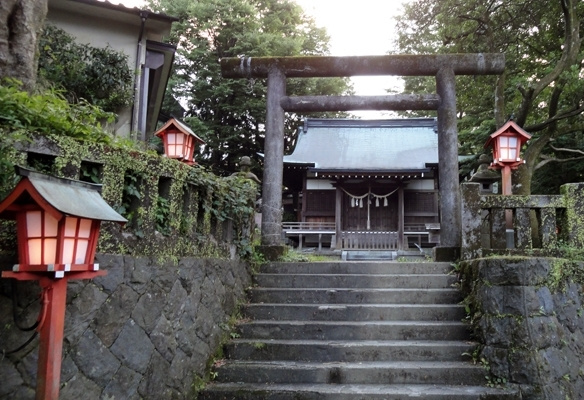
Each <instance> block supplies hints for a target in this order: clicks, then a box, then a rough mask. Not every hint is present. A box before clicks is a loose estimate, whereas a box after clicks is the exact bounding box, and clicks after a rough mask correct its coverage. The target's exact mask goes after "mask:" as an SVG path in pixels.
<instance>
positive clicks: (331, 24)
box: [110, 0, 408, 118]
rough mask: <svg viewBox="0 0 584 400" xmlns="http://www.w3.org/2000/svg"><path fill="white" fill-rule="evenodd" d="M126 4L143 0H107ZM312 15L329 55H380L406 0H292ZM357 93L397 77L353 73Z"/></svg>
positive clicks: (395, 84)
mask: <svg viewBox="0 0 584 400" xmlns="http://www.w3.org/2000/svg"><path fill="white" fill-rule="evenodd" d="M110 1H111V2H112V3H116V2H118V1H119V2H121V3H123V4H125V5H126V6H129V7H135V6H137V7H139V6H141V5H143V4H144V3H145V2H144V1H142V0H110ZM294 1H296V3H298V4H299V5H300V6H302V8H303V9H304V10H305V11H306V13H308V14H310V15H312V16H313V17H314V19H315V21H316V24H317V25H318V26H320V27H325V28H326V29H327V32H328V34H329V35H330V37H331V55H333V56H366V55H383V54H387V52H388V51H389V50H390V49H391V45H392V42H393V37H394V35H395V31H394V29H393V28H394V23H393V17H394V16H396V15H397V14H399V12H400V10H401V7H402V3H404V2H407V1H408V0H294ZM352 81H353V85H354V87H355V92H356V94H357V95H361V96H375V95H384V94H386V89H389V88H394V89H395V88H399V87H400V80H399V79H398V78H396V77H353V78H352ZM355 114H357V115H360V116H361V117H363V118H378V117H380V116H381V115H382V114H380V113H379V112H373V111H364V112H358V113H357V112H356V113H355Z"/></svg>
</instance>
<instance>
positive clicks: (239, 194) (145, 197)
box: [0, 81, 257, 258]
mask: <svg viewBox="0 0 584 400" xmlns="http://www.w3.org/2000/svg"><path fill="white" fill-rule="evenodd" d="M111 116H112V114H110V113H104V112H103V111H102V110H101V109H99V108H98V107H95V106H91V105H89V104H87V103H83V104H69V103H68V102H67V101H66V100H65V99H64V98H63V97H62V96H61V95H59V93H58V92H55V91H44V92H40V93H37V94H32V95H31V94H28V93H26V92H24V91H22V90H21V89H20V87H19V83H18V82H15V81H9V82H8V81H5V82H1V83H0V196H1V198H4V197H5V196H6V195H7V194H8V193H9V192H10V190H12V188H13V187H14V186H15V184H16V182H17V181H18V177H17V176H15V174H14V169H13V166H14V165H15V164H18V165H21V166H25V167H28V168H31V169H34V170H37V171H39V172H43V173H49V174H52V175H55V176H59V177H64V178H71V179H80V180H85V181H88V182H93V183H101V184H102V185H103V186H102V197H103V198H104V199H105V200H106V201H107V202H108V203H109V204H110V205H111V206H112V207H113V208H115V209H116V210H117V211H118V212H119V213H121V214H122V215H124V216H125V217H126V218H127V219H128V220H129V223H128V224H126V226H125V227H123V228H122V227H120V226H119V225H116V224H113V223H109V222H105V223H103V224H102V230H101V235H100V242H99V248H98V251H100V252H103V253H112V254H130V255H134V256H139V255H146V256H157V257H160V258H169V257H170V258H178V257H181V256H214V257H227V256H230V255H232V247H233V246H235V247H236V249H237V252H238V253H239V255H241V256H247V255H249V254H251V241H252V234H253V231H254V229H253V223H254V203H255V198H256V193H257V187H256V185H255V183H254V182H252V181H250V180H248V179H245V178H242V177H239V176H231V177H227V178H222V177H218V176H216V175H214V174H212V173H209V172H207V171H206V170H205V169H203V168H201V167H199V166H188V165H186V164H183V163H181V162H179V161H176V160H172V159H169V158H166V157H162V156H160V155H159V154H157V153H156V152H155V151H154V150H148V149H146V146H145V145H144V144H143V143H136V142H132V141H129V140H124V139H115V138H113V137H112V136H111V135H109V134H108V133H107V132H106V131H105V130H104V128H103V127H102V121H103V119H104V118H107V117H111ZM142 147H144V148H142ZM14 241H15V233H14V224H12V223H10V222H3V223H2V225H1V226H0V251H2V252H9V251H13V249H14V248H15V246H14Z"/></svg>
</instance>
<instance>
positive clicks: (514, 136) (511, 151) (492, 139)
mask: <svg viewBox="0 0 584 400" xmlns="http://www.w3.org/2000/svg"><path fill="white" fill-rule="evenodd" d="M529 139H531V135H530V134H529V133H527V132H526V131H524V130H523V129H522V128H521V127H519V125H517V124H516V123H515V122H513V121H509V122H507V123H506V124H505V125H503V126H502V127H501V128H500V129H499V130H497V131H496V132H495V133H493V134H491V136H489V140H487V143H485V148H488V147H489V146H492V147H493V163H492V164H491V168H496V169H499V168H502V167H505V166H508V167H511V168H517V166H519V165H520V164H522V163H523V160H522V159H521V156H520V154H521V147H522V146H523V144H524V143H526V142H527V141H528V140H529Z"/></svg>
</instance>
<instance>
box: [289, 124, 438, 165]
mask: <svg viewBox="0 0 584 400" xmlns="http://www.w3.org/2000/svg"><path fill="white" fill-rule="evenodd" d="M437 162H438V134H437V125H436V119H435V118H410V119H385V120H357V119H316V118H315V119H307V120H305V123H304V126H303V127H301V128H300V129H299V132H298V138H297V141H296V146H295V148H294V151H293V153H292V154H290V155H287V156H284V163H285V164H286V165H295V164H298V165H307V164H311V165H314V169H316V170H319V169H323V170H345V171H351V170H376V171H383V170H392V171H398V170H417V169H425V168H426V167H427V164H435V163H437Z"/></svg>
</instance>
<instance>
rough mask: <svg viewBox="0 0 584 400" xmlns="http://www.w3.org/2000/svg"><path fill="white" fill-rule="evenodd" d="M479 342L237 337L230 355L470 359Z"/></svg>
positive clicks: (346, 359)
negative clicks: (469, 355)
mask: <svg viewBox="0 0 584 400" xmlns="http://www.w3.org/2000/svg"><path fill="white" fill-rule="evenodd" d="M475 348H476V343H473V342H463V341H452V340H275V339H270V340H255V339H234V340H231V341H229V342H228V343H227V344H226V345H225V346H224V353H225V356H226V358H228V359H232V360H256V361H259V360H262V361H278V360H279V361H314V362H323V363H326V362H349V361H350V362H353V361H355V362H364V361H468V360H469V357H468V356H466V355H465V354H471V353H472V352H473V350H474V349H475Z"/></svg>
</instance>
